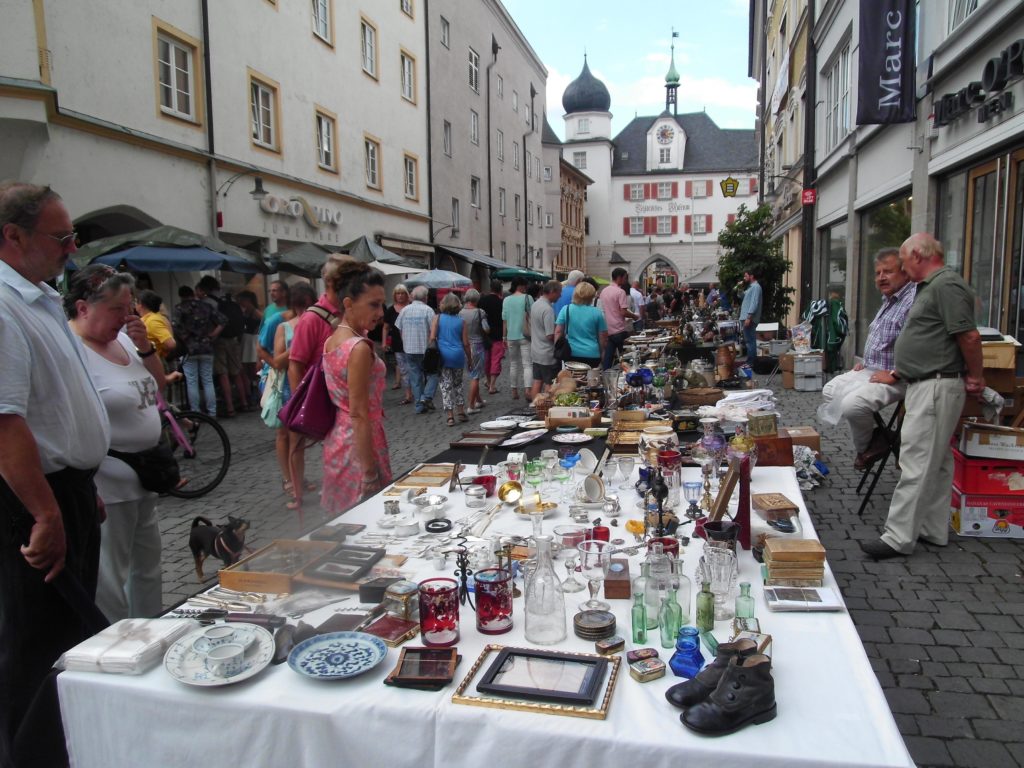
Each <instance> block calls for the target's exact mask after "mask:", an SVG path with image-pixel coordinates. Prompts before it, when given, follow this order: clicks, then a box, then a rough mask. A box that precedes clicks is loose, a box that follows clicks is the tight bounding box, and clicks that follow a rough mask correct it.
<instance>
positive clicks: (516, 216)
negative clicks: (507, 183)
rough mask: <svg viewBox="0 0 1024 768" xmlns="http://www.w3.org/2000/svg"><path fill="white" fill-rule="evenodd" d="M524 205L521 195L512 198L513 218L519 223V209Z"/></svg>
mask: <svg viewBox="0 0 1024 768" xmlns="http://www.w3.org/2000/svg"><path fill="white" fill-rule="evenodd" d="M521 204H522V198H520V197H519V195H513V196H512V218H514V219H515V220H516V221H519V218H520V217H519V207H520V205H521Z"/></svg>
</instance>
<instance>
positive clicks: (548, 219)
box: [544, 213, 555, 229]
mask: <svg viewBox="0 0 1024 768" xmlns="http://www.w3.org/2000/svg"><path fill="white" fill-rule="evenodd" d="M544 226H545V227H547V228H548V229H550V228H551V227H553V226H555V222H554V217H553V216H552V215H551V214H550V213H545V214H544Z"/></svg>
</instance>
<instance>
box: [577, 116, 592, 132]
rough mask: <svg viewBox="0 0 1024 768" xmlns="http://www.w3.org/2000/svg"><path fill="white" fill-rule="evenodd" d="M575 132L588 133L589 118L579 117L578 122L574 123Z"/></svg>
mask: <svg viewBox="0 0 1024 768" xmlns="http://www.w3.org/2000/svg"><path fill="white" fill-rule="evenodd" d="M576 132H577V133H590V118H589V117H581V118H580V119H579V122H578V123H577V124H576Z"/></svg>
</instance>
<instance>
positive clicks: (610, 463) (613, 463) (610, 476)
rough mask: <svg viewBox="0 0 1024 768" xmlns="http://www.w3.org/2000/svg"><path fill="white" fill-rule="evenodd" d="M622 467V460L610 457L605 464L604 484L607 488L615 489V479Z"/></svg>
mask: <svg viewBox="0 0 1024 768" xmlns="http://www.w3.org/2000/svg"><path fill="white" fill-rule="evenodd" d="M621 466H622V459H621V458H619V457H616V456H609V457H608V460H607V461H605V463H604V482H605V487H606V488H615V487H616V485H615V479H616V477H617V476H618V474H619V468H620V467H621Z"/></svg>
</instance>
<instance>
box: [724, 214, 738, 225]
mask: <svg viewBox="0 0 1024 768" xmlns="http://www.w3.org/2000/svg"><path fill="white" fill-rule="evenodd" d="M734 221H736V214H735V213H730V214H729V215H728V216H726V221H725V223H726V224H732V223H733V222H734Z"/></svg>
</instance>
